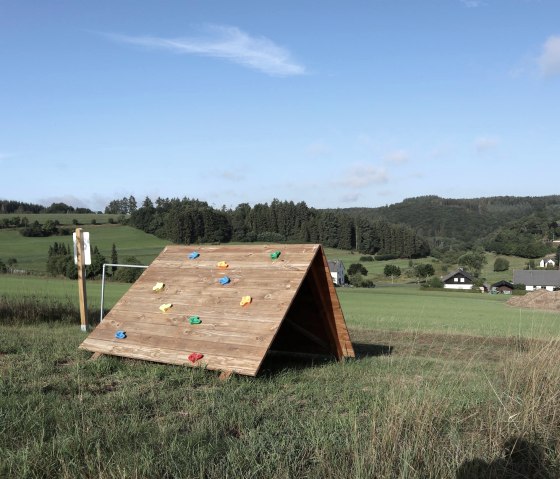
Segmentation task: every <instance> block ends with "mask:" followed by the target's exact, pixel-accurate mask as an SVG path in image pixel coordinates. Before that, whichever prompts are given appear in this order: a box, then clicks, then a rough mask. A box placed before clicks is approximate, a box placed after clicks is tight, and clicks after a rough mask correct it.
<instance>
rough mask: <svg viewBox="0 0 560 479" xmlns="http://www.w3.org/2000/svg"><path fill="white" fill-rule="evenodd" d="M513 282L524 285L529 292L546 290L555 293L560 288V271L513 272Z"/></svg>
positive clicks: (526, 270) (523, 270) (527, 270)
mask: <svg viewBox="0 0 560 479" xmlns="http://www.w3.org/2000/svg"><path fill="white" fill-rule="evenodd" d="M513 282H514V283H516V284H524V285H525V289H526V290H527V291H534V290H536V289H546V290H548V291H554V290H555V289H556V288H558V287H560V271H558V270H557V269H553V270H550V271H542V270H535V269H522V270H513Z"/></svg>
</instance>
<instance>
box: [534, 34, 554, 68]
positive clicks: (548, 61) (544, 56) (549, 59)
mask: <svg viewBox="0 0 560 479" xmlns="http://www.w3.org/2000/svg"><path fill="white" fill-rule="evenodd" d="M537 62H538V65H539V69H540V71H541V74H542V75H543V76H545V77H551V76H555V75H560V35H556V36H554V35H553V36H551V37H548V39H547V40H546V42H544V45H543V47H542V53H541V55H540V57H539V58H538V60H537Z"/></svg>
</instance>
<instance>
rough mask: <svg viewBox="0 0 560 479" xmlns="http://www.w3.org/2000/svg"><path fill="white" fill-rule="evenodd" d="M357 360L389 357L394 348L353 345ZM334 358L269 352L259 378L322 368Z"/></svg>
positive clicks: (383, 345)
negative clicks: (284, 372) (285, 372)
mask: <svg viewBox="0 0 560 479" xmlns="http://www.w3.org/2000/svg"><path fill="white" fill-rule="evenodd" d="M352 346H353V347H354V353H355V354H356V360H360V359H364V358H368V357H374V356H387V355H390V354H391V353H392V352H393V346H387V345H385V344H368V343H354V342H353V343H352ZM335 362H336V358H335V357H334V356H325V355H317V354H302V353H293V352H284V351H269V352H268V353H267V355H266V357H265V359H264V361H263V364H262V366H261V370H260V372H259V376H261V375H264V376H270V375H275V374H278V373H280V372H283V371H287V370H295V371H297V370H301V369H308V368H313V367H320V366H323V365H325V364H330V363H335Z"/></svg>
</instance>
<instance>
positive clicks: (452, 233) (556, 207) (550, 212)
mask: <svg viewBox="0 0 560 479" xmlns="http://www.w3.org/2000/svg"><path fill="white" fill-rule="evenodd" d="M338 211H343V212H345V213H348V214H350V215H353V216H356V217H357V216H360V217H366V218H370V219H372V220H380V219H384V220H386V221H389V222H391V223H401V224H405V225H408V226H410V227H411V228H413V229H414V230H415V231H416V232H417V233H418V234H419V235H421V236H424V237H426V238H454V239H456V240H461V241H465V242H472V241H475V240H477V239H480V238H482V237H484V236H487V235H489V234H491V233H494V232H496V231H498V230H499V229H501V228H503V227H504V226H506V225H508V224H510V223H512V222H514V221H517V220H522V219H525V218H528V217H530V216H538V217H540V218H542V220H543V221H545V222H546V221H560V195H551V196H540V197H530V196H525V197H516V196H494V197H488V198H473V199H448V198H440V197H439V196H421V197H416V198H408V199H405V200H404V201H402V202H401V203H396V204H393V205H390V206H384V207H380V208H345V209H342V210H338Z"/></svg>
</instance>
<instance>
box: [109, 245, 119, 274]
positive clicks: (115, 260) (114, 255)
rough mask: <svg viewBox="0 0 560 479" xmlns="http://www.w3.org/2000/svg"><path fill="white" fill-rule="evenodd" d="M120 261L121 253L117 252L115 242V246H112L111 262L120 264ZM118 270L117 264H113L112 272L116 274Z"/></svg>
mask: <svg viewBox="0 0 560 479" xmlns="http://www.w3.org/2000/svg"><path fill="white" fill-rule="evenodd" d="M118 262H119V255H118V254H117V246H116V245H115V243H113V246H111V263H113V264H118ZM116 270H117V266H111V272H112V273H113V274H115V271H116Z"/></svg>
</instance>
